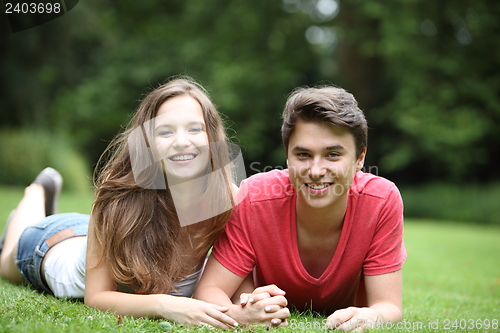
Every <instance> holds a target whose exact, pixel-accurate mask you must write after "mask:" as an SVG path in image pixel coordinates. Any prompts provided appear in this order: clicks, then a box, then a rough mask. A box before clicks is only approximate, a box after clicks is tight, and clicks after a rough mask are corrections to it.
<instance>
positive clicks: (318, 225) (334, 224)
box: [296, 196, 347, 236]
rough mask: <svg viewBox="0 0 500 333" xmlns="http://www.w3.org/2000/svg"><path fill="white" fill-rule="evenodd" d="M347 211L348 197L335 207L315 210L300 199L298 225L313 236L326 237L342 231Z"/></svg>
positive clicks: (297, 210)
mask: <svg viewBox="0 0 500 333" xmlns="http://www.w3.org/2000/svg"><path fill="white" fill-rule="evenodd" d="M346 211H347V196H346V197H345V199H344V200H340V201H337V202H336V203H335V205H332V206H328V207H324V208H315V207H311V206H309V205H307V204H306V203H305V202H304V201H302V200H300V199H298V200H297V205H296V212H297V224H298V225H299V226H300V229H301V230H304V231H306V232H307V233H309V234H311V235H320V236H326V235H327V234H330V233H335V232H338V231H339V230H341V229H342V225H343V222H344V216H345V213H346Z"/></svg>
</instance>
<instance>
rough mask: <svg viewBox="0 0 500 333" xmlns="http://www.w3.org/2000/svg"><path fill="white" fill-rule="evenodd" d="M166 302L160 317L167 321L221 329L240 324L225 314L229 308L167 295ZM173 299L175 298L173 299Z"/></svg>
mask: <svg viewBox="0 0 500 333" xmlns="http://www.w3.org/2000/svg"><path fill="white" fill-rule="evenodd" d="M165 296H166V297H168V299H167V298H165V299H164V300H165V302H162V303H163V304H162V308H161V310H160V311H159V315H160V316H161V317H163V318H165V319H169V320H172V321H174V322H176V323H179V324H185V325H188V326H200V325H209V326H212V327H218V328H221V329H229V328H234V327H236V326H238V323H237V322H236V321H235V320H234V319H233V318H231V317H229V316H228V315H226V314H225V312H227V310H228V307H222V306H218V305H215V304H210V303H206V302H203V301H199V300H196V299H193V298H186V297H176V296H170V295H165ZM171 297H174V299H172V298H171Z"/></svg>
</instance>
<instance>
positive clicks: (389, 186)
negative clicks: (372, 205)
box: [350, 171, 399, 199]
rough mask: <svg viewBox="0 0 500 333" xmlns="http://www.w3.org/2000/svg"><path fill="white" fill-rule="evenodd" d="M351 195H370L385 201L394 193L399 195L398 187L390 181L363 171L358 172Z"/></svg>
mask: <svg viewBox="0 0 500 333" xmlns="http://www.w3.org/2000/svg"><path fill="white" fill-rule="evenodd" d="M350 191H351V194H360V195H369V196H372V197H378V198H382V199H385V198H387V197H388V196H389V195H390V194H391V193H393V192H394V191H396V192H398V193H399V190H398V188H397V187H396V185H395V184H394V183H393V182H391V181H390V180H388V179H386V178H384V177H380V176H376V175H374V174H371V173H365V172H362V171H358V172H356V175H355V176H354V181H353V183H352V185H351V189H350Z"/></svg>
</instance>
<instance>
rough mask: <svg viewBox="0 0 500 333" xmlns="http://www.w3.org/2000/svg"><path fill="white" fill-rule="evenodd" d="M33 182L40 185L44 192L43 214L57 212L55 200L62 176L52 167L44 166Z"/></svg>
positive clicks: (57, 196) (59, 190) (59, 191)
mask: <svg viewBox="0 0 500 333" xmlns="http://www.w3.org/2000/svg"><path fill="white" fill-rule="evenodd" d="M33 184H39V185H42V187H43V190H44V192H45V215H46V216H49V215H53V214H56V213H57V200H58V199H59V193H61V188H62V184H63V179H62V176H61V174H60V173H59V172H57V171H56V170H55V169H53V168H50V167H49V168H45V169H43V170H42V172H40V173H39V174H38V176H37V177H36V178H35V180H34V181H33Z"/></svg>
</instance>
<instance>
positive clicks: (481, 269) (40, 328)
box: [0, 187, 500, 333]
mask: <svg viewBox="0 0 500 333" xmlns="http://www.w3.org/2000/svg"><path fill="white" fill-rule="evenodd" d="M22 193H23V191H22V189H19V188H13V187H0V203H1V206H0V226H1V227H3V224H4V223H5V218H6V217H7V215H8V213H9V212H10V210H11V209H12V208H13V207H14V206H15V205H16V203H17V201H18V200H19V199H20V198H21V197H22ZM91 203H92V196H91V195H90V194H89V195H76V194H71V193H69V194H68V193H64V194H63V196H62V197H61V200H60V211H61V212H68V211H78V212H83V213H88V212H90V207H91ZM405 243H406V247H407V251H408V259H407V261H406V263H405V267H404V306H405V315H404V321H403V323H402V327H393V328H392V330H389V329H378V330H373V331H376V332H395V331H396V332H462V331H463V332H496V331H498V329H497V330H494V329H492V328H491V327H490V329H488V330H486V329H481V330H471V329H468V328H466V329H464V330H461V329H455V328H454V327H453V326H454V323H455V326H456V327H460V324H462V326H463V325H464V324H465V325H466V326H470V327H472V324H471V322H470V321H469V320H474V326H473V327H477V326H475V325H476V321H477V320H481V322H483V323H484V320H485V319H489V320H490V322H491V320H494V319H495V320H500V228H499V227H498V226H494V225H471V224H463V223H453V222H443V221H439V223H437V221H432V220H415V219H408V220H407V221H406V227H405ZM0 313H1V316H0V332H23V333H24V332H41V333H45V332H46V333H54V332H167V331H170V332H173V331H185V332H190V331H193V332H212V331H213V330H209V329H206V328H198V329H190V328H184V327H180V326H179V325H171V324H167V323H165V322H164V321H161V320H151V319H147V318H140V319H134V318H129V317H124V318H119V317H117V316H115V315H113V314H110V313H105V312H101V311H96V310H93V309H90V308H88V307H86V306H85V305H84V304H82V303H81V302H79V301H68V300H60V299H56V298H54V297H52V296H47V295H42V294H40V293H38V292H36V291H33V290H31V289H30V288H28V287H24V286H15V285H12V284H11V283H9V282H7V281H4V280H0ZM322 319H323V318H322V317H314V316H311V315H310V314H300V313H293V314H292V318H291V320H290V323H291V325H290V327H288V328H280V329H276V330H275V331H276V332H311V331H312V332H324V330H323V329H320V328H319V327H320V326H321V320H322ZM460 320H462V322H460ZM464 320H465V321H464ZM445 325H448V328H450V329H448V330H447V329H445ZM435 327H438V328H439V329H433V328H435ZM237 331H243V330H241V329H239V330H237ZM251 331H254V332H266V331H267V330H266V329H264V328H257V327H254V328H252V329H251Z"/></svg>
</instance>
